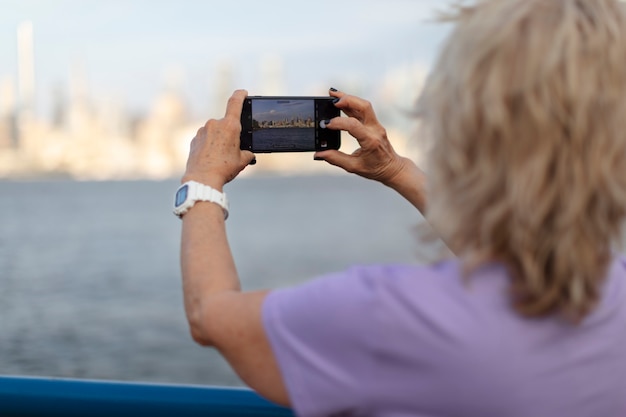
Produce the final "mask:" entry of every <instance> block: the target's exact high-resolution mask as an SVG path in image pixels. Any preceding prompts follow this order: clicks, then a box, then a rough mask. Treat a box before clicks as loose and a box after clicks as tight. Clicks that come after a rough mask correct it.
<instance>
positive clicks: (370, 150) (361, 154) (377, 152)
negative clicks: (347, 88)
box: [315, 89, 406, 185]
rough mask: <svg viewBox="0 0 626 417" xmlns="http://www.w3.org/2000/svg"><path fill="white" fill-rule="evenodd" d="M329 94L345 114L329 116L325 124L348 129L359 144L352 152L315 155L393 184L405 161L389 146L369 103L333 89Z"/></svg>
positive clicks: (356, 172)
mask: <svg viewBox="0 0 626 417" xmlns="http://www.w3.org/2000/svg"><path fill="white" fill-rule="evenodd" d="M330 95H331V96H333V97H337V98H338V101H337V103H335V106H336V107H337V108H339V109H341V110H342V111H343V112H344V113H345V114H346V115H347V116H348V117H347V118H346V117H336V118H334V119H332V120H331V121H330V123H329V124H328V125H327V128H328V129H333V130H345V131H347V132H349V133H350V134H351V135H352V136H353V137H354V138H355V139H356V140H357V141H358V142H359V145H360V148H359V149H357V150H356V151H354V152H353V153H352V155H348V154H345V153H343V152H340V151H336V150H328V151H322V152H317V153H316V154H315V158H316V159H323V160H325V161H326V162H328V163H329V164H332V165H335V166H338V167H340V168H343V169H345V170H346V171H348V172H350V173H354V174H357V175H360V176H362V177H365V178H369V179H372V180H376V181H380V182H382V183H383V184H385V185H390V184H392V183H393V181H394V179H395V178H396V177H397V176H398V175H399V173H400V172H401V171H402V170H403V169H404V168H405V164H406V161H405V158H402V157H401V156H400V155H398V154H397V153H396V152H395V150H394V149H393V147H392V146H391V143H390V142H389V139H387V132H386V130H385V128H384V127H383V126H382V125H381V124H380V123H379V122H378V119H377V118H376V114H375V113H374V109H373V108H372V105H371V103H370V102H368V101H366V100H363V99H362V98H359V97H355V96H350V95H347V94H344V93H342V92H339V91H334V89H331V90H330Z"/></svg>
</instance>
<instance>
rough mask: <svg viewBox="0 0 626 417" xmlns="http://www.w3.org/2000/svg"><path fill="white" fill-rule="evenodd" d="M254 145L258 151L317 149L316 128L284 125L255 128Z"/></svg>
mask: <svg viewBox="0 0 626 417" xmlns="http://www.w3.org/2000/svg"><path fill="white" fill-rule="evenodd" d="M252 146H253V149H255V150H256V151H257V152H262V151H276V150H286V149H289V150H301V151H307V150H308V151H314V150H315V129H314V128H301V127H284V128H274V129H260V130H255V131H254V133H253V134H252Z"/></svg>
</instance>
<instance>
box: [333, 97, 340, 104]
mask: <svg viewBox="0 0 626 417" xmlns="http://www.w3.org/2000/svg"><path fill="white" fill-rule="evenodd" d="M339 100H341V99H340V98H339V97H336V98H335V99H334V100H333V104H337V103H339Z"/></svg>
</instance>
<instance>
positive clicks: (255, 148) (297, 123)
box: [241, 97, 340, 153]
mask: <svg viewBox="0 0 626 417" xmlns="http://www.w3.org/2000/svg"><path fill="white" fill-rule="evenodd" d="M332 100H333V98H332V97H248V98H247V99H246V100H245V102H244V107H243V111H242V115H241V124H242V133H241V148H242V149H248V150H251V151H252V152H257V153H269V152H307V151H317V150H324V149H338V148H339V145H340V133H339V132H338V131H333V130H330V129H325V128H323V127H322V126H323V121H324V120H328V119H332V118H333V117H337V116H339V110H338V109H337V108H336V107H335V106H334V104H333V103H332Z"/></svg>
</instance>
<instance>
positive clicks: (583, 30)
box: [181, 0, 626, 417]
mask: <svg viewBox="0 0 626 417" xmlns="http://www.w3.org/2000/svg"><path fill="white" fill-rule="evenodd" d="M456 20H457V24H456V29H455V30H454V32H453V33H452V35H451V37H450V39H449V40H448V43H447V44H446V46H445V47H444V49H443V51H442V54H441V56H440V58H439V60H438V63H437V65H436V67H435V68H434V71H433V74H432V76H431V77H430V79H429V80H428V82H427V86H426V88H425V91H424V93H423V95H422V97H421V99H420V102H419V113H420V115H421V117H422V119H423V123H424V126H425V127H426V132H427V134H428V135H429V136H430V137H431V138H432V140H433V148H432V152H431V155H430V159H429V163H430V167H429V170H428V180H426V178H425V176H424V175H423V174H422V172H421V171H420V170H419V169H418V168H417V167H416V166H415V164H414V163H413V162H411V161H410V160H408V159H406V158H402V157H400V156H399V155H397V154H396V153H395V152H394V150H393V148H392V146H391V144H390V143H389V141H388V140H387V137H386V133H385V129H384V128H383V127H382V126H381V125H380V124H379V122H378V121H377V119H376V116H375V114H374V111H373V110H372V107H371V106H370V104H369V103H367V102H366V101H364V100H362V99H359V98H357V97H353V96H349V95H346V94H344V93H342V92H339V91H334V90H331V95H332V96H334V97H337V98H338V99H339V100H338V102H337V104H336V106H337V107H338V108H340V109H341V110H343V112H344V113H345V114H346V115H347V116H349V117H340V118H335V119H333V120H332V121H331V122H330V124H329V125H328V128H329V129H337V130H345V131H347V132H349V133H350V134H351V135H352V136H354V137H355V138H356V139H357V140H358V142H359V144H360V146H361V148H360V149H359V150H358V151H357V152H355V153H354V154H352V155H345V154H343V153H341V152H339V151H324V152H319V153H317V154H316V156H317V157H319V158H322V159H324V160H326V161H327V162H329V163H331V164H333V165H336V166H339V167H341V168H343V169H345V170H346V171H348V172H352V173H356V174H358V175H360V176H363V177H366V178H370V179H373V180H377V181H380V182H381V183H383V184H385V185H387V186H389V187H391V188H393V189H395V190H397V191H398V192H399V193H400V194H401V195H402V196H403V197H405V198H406V199H408V200H409V201H410V202H411V203H412V204H413V205H414V206H415V207H416V208H417V209H418V210H420V211H422V212H424V213H425V214H426V216H427V218H428V219H429V221H430V222H431V223H432V225H433V227H434V228H435V230H437V232H438V233H440V234H441V236H442V238H443V239H444V240H445V241H446V242H447V243H448V244H449V245H450V247H451V248H452V249H453V250H454V251H455V253H456V254H457V255H458V258H457V259H453V260H448V261H444V262H441V263H438V264H435V265H429V266H423V267H418V266H409V265H384V266H369V267H354V268H352V269H350V270H348V271H345V272H340V273H336V274H332V275H330V276H327V277H323V278H320V279H317V280H314V281H312V282H310V283H307V284H305V285H302V286H299V287H295V288H292V289H286V290H278V291H260V292H254V293H246V292H241V291H240V287H239V281H238V277H237V272H236V269H235V265H234V262H233V260H232V257H231V254H230V249H229V246H228V243H227V240H226V233H225V229H224V215H223V212H222V209H221V208H220V206H219V205H218V204H213V203H206V202H205V203H198V204H195V205H194V206H193V207H192V208H191V209H189V211H188V212H187V213H186V214H184V216H183V236H182V254H181V262H182V271H183V283H184V293H185V302H186V311H187V316H188V319H189V324H190V328H191V332H192V335H193V337H194V339H195V340H196V341H197V342H198V343H201V344H203V345H212V346H215V347H216V348H217V349H219V351H220V352H221V353H222V354H223V355H224V356H225V357H226V359H227V360H228V361H229V362H230V364H231V365H232V366H233V368H234V369H235V371H236V372H237V373H238V374H239V375H240V376H241V378H242V379H243V380H244V381H245V382H246V383H247V384H249V385H250V386H251V387H252V388H254V389H255V390H257V391H258V392H259V393H260V394H261V395H264V396H265V397H267V398H269V399H270V400H272V401H275V402H277V403H280V404H284V405H290V406H292V407H293V408H294V409H295V411H296V412H297V413H298V414H299V415H307V416H322V415H344V414H346V415H352V414H354V415H394V416H399V415H423V416H455V415H463V416H481V417H484V416H533V417H538V416H570V417H571V416H594V417H596V416H617V415H620V413H622V414H621V415H624V414H625V413H626V261H625V260H624V259H623V258H622V257H621V256H619V255H617V254H616V253H615V252H613V251H612V244H613V243H615V242H616V241H617V240H618V239H619V237H620V232H621V225H622V222H623V220H624V216H625V214H626V211H625V210H626V137H625V136H624V135H625V133H624V132H626V125H625V124H624V120H625V119H626V116H625V115H626V71H624V68H625V67H626V14H625V13H624V11H623V9H622V6H621V5H620V4H619V3H618V2H617V1H614V0H550V1H546V0H483V1H479V2H478V3H477V4H476V5H475V6H472V7H466V8H462V9H460V10H459V13H458V17H457V18H456ZM245 96H246V92H245V91H237V92H235V94H234V95H233V96H232V97H231V99H230V101H229V103H228V107H227V112H226V117H225V118H224V119H222V120H219V121H216V120H210V121H208V122H207V124H206V125H205V126H204V127H203V128H201V129H200V130H199V131H198V134H197V136H196V137H195V138H194V140H193V142H192V145H191V151H190V155H189V161H188V164H187V171H186V173H185V176H184V178H183V182H186V181H188V180H195V181H197V182H199V183H202V184H206V185H208V186H210V187H212V188H214V189H217V190H219V191H222V189H223V186H224V184H226V183H227V182H229V181H231V180H232V179H234V178H235V177H236V176H237V174H238V173H239V172H240V171H241V170H242V169H244V167H246V165H247V164H248V163H249V162H250V161H251V160H252V159H253V155H252V154H251V153H249V152H245V151H243V152H242V151H240V150H239V142H238V137H239V131H240V125H239V116H240V112H241V106H242V102H243V100H244V98H245ZM426 181H428V187H426ZM427 188H428V190H429V194H428V201H427V199H426V189H427ZM233 220H234V221H236V220H235V219H233Z"/></svg>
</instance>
